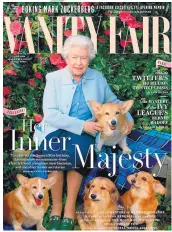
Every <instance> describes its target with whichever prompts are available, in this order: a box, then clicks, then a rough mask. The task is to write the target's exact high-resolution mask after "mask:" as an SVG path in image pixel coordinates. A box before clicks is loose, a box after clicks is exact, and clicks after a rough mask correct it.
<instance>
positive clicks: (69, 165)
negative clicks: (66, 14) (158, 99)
mask: <svg viewBox="0 0 172 232" xmlns="http://www.w3.org/2000/svg"><path fill="white" fill-rule="evenodd" d="M62 56H63V58H64V59H65V60H66V63H67V66H66V67H65V68H64V69H61V70H58V71H55V72H51V73H48V74H47V76H46V86H45V90H44V96H43V112H44V118H43V121H42V122H41V123H40V125H38V126H37V127H36V128H35V133H34V139H35V141H36V140H37V141H38V140H39V145H40V147H39V148H40V150H42V152H43V154H45V156H46V154H56V155H57V157H60V155H61V159H60V160H62V161H64V160H65V162H57V164H59V166H58V165H56V166H55V167H54V170H53V169H51V170H52V172H51V173H49V176H54V177H55V178H56V180H57V181H56V184H55V185H54V186H53V187H52V188H51V194H52V200H53V205H52V211H51V217H50V222H49V224H48V229H49V230H72V229H73V227H74V219H75V205H76V198H77V195H78V191H79V188H80V185H81V181H82V178H83V176H84V175H85V174H86V171H87V163H86V165H85V167H83V166H82V165H81V162H80V160H79V159H78V160H76V156H75V155H74V154H75V147H74V146H72V144H78V146H79V147H80V149H81V151H82V156H83V159H84V160H85V159H86V157H87V153H88V150H89V147H90V145H91V144H94V143H95V137H94V136H92V135H95V134H96V133H97V132H101V131H102V127H101V125H100V124H98V123H97V122H95V119H94V115H93V113H92V111H91V108H90V106H89V104H88V101H89V100H95V101H97V102H100V103H106V102H117V103H118V102H120V100H118V99H117V97H116V96H115V95H114V93H113V92H112V91H111V89H110V87H109V86H108V84H107V81H106V79H105V78H104V77H103V75H102V74H101V73H99V72H98V71H96V70H95V69H91V68H89V67H88V64H89V61H90V60H92V59H93V58H94V57H95V50H94V46H93V43H92V41H91V40H90V39H89V38H88V37H86V36H82V35H75V36H70V37H69V38H68V39H66V41H65V43H64V47H63V52H62ZM127 118H128V120H129V122H128V133H130V131H131V129H132V126H133V119H132V117H131V115H130V114H129V113H127ZM43 125H44V126H43ZM57 138H58V141H57ZM64 138H66V139H65V145H66V147H65V149H64V146H63V145H64ZM45 140H46V142H47V143H46V145H47V146H46V149H43V145H45V143H44V142H45ZM50 140H51V143H48V141H50ZM59 142H60V143H59ZM63 155H65V156H63ZM64 157H65V158H64ZM63 158H64V159H63ZM58 161H59V160H58ZM62 163H63V164H62ZM74 163H75V164H74ZM76 164H77V167H78V168H74V167H75V166H76ZM64 174H66V180H67V199H66V203H65V207H64V216H63V219H62V218H61V213H62V206H63V205H62V193H63V185H64Z"/></svg>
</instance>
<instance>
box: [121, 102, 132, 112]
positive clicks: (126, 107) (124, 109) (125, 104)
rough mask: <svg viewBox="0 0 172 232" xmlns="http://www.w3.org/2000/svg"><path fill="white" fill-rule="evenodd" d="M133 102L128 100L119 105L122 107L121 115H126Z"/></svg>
mask: <svg viewBox="0 0 172 232" xmlns="http://www.w3.org/2000/svg"><path fill="white" fill-rule="evenodd" d="M133 104H134V101H133V100H128V101H125V102H123V103H121V106H122V114H126V113H127V112H128V111H129V110H130V108H131V107H132V106H133Z"/></svg>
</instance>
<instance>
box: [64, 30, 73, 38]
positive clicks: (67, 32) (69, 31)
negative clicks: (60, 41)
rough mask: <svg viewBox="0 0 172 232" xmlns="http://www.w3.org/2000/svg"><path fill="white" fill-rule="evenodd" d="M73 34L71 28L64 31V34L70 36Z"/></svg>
mask: <svg viewBox="0 0 172 232" xmlns="http://www.w3.org/2000/svg"><path fill="white" fill-rule="evenodd" d="M71 35H72V31H71V30H66V31H64V36H66V37H69V36H71Z"/></svg>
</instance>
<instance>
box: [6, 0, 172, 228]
mask: <svg viewBox="0 0 172 232" xmlns="http://www.w3.org/2000/svg"><path fill="white" fill-rule="evenodd" d="M9 4H10V3H4V12H3V16H10V18H11V25H10V31H11V33H12V34H13V35H14V36H15V48H14V52H13V54H11V53H10V49H9V42H8V37H7V32H6V29H5V26H4V33H3V41H4V59H3V65H4V72H3V73H4V81H3V83H4V87H3V105H4V107H6V108H8V109H16V108H20V107H26V109H27V115H26V116H25V117H24V116H23V115H18V116H15V117H14V116H5V117H4V133H8V132H9V130H11V129H12V128H15V129H18V130H20V132H21V133H22V134H23V139H24V147H25V146H27V145H28V137H29V136H30V132H29V126H27V127H26V131H25V133H24V132H23V131H22V129H23V128H22V123H21V119H23V118H25V119H26V120H27V119H31V118H32V119H33V121H34V122H35V123H39V122H40V121H41V120H42V117H43V112H42V97H43V91H44V87H45V76H46V74H47V73H49V72H52V71H55V70H58V69H62V68H64V67H65V66H66V62H65V60H63V58H62V56H61V55H60V54H56V53H54V54H50V51H49V48H48V45H47V42H46V40H45V38H44V35H43V33H40V39H39V45H40V51H39V54H34V55H32V54H30V55H27V53H28V48H27V43H26V42H25V41H24V38H23V39H22V33H23V23H24V20H25V17H26V14H23V13H22V8H21V6H22V5H27V4H28V5H30V6H34V5H35V3H34V2H33V3H11V4H10V7H9ZM14 4H15V5H14ZM97 4H100V5H101V4H104V3H100V2H99V3H90V2H82V3H72V2H70V3H63V2H62V3H61V2H57V1H56V2H53V3H52V2H49V3H39V5H41V6H42V7H43V6H47V5H55V6H59V7H61V6H62V5H71V6H73V5H79V6H81V5H82V6H83V7H87V6H92V5H94V6H96V5H97ZM110 4H112V5H113V4H114V3H108V5H110ZM123 4H124V3H117V2H116V3H115V5H116V6H119V7H120V6H121V5H123ZM125 4H126V5H128V6H130V5H131V6H132V4H133V3H125ZM140 4H142V5H145V6H146V7H147V6H149V4H150V5H152V4H154V3H139V2H138V3H137V5H140ZM155 4H156V3H155ZM161 4H163V5H164V6H165V9H164V10H162V9H156V8H155V9H154V10H152V15H154V16H157V15H161V16H164V17H167V18H169V19H170V9H169V5H168V3H161ZM14 8H15V11H14V10H12V9H14ZM40 15H41V16H45V21H46V24H47V26H48V29H49V31H50V32H51V36H52V37H53V45H54V46H57V44H56V33H55V31H54V30H52V28H53V27H52V25H51V24H52V22H51V20H50V17H49V16H52V13H51V12H49V13H47V14H45V13H43V12H41V13H33V14H29V16H28V17H29V23H30V26H31V30H32V36H33V41H34V44H36V43H37V41H38V35H37V31H38V23H37V16H40ZM58 15H60V13H59V14H58ZM73 15H74V14H73ZM100 15H101V19H102V21H101V23H100V25H99V19H100V18H99V17H98V16H100ZM146 15H147V16H151V15H150V14H149V13H144V15H143V16H146ZM55 16H57V14H56V15H55ZM62 16H63V18H62V21H63V26H64V28H63V29H64V39H66V38H67V37H69V36H70V35H71V34H72V30H71V20H70V19H69V20H68V23H67V26H66V27H65V22H66V16H68V15H67V14H66V15H64V14H63V15H62ZM70 16H72V14H70ZM74 16H81V15H79V14H76V15H74ZM82 16H93V22H94V25H95V29H96V30H97V28H99V31H98V53H97V55H96V57H95V58H94V59H93V60H92V61H91V62H90V67H92V68H94V69H96V70H98V71H99V72H101V73H102V74H103V75H104V76H105V77H106V79H107V81H108V83H109V85H110V87H111V89H112V90H113V92H114V93H115V94H116V95H117V96H118V97H119V99H121V100H123V101H125V100H128V99H133V100H134V101H135V103H134V106H133V107H132V110H131V113H132V116H133V118H134V120H135V127H136V128H143V129H151V128H155V126H154V125H152V124H151V123H150V118H149V116H144V117H140V116H137V110H138V109H145V110H146V109H150V108H151V107H154V103H150V102H147V103H142V102H141V101H140V99H146V100H155V99H158V98H159V97H160V96H161V94H159V95H157V94H155V90H146V89H145V90H143V89H141V90H133V86H136V87H138V86H142V82H143V81H142V80H140V81H135V80H134V79H133V78H132V76H143V75H145V76H147V75H150V76H151V75H152V76H154V75H156V71H157V69H156V67H155V62H156V60H157V59H162V60H166V61H170V56H169V55H167V54H164V53H163V52H162V50H161V51H160V54H153V55H152V54H132V53H133V48H132V43H131V42H132V41H131V37H130V35H128V33H127V29H128V27H131V28H135V29H136V34H137V38H138V41H137V42H138V45H139V47H140V49H142V47H143V41H142V39H143V30H142V27H143V24H142V15H141V14H137V15H136V14H135V13H132V12H130V11H127V10H125V11H119V12H118V13H117V11H116V10H113V9H112V10H101V9H100V8H96V12H95V13H90V14H82ZM111 16H116V17H117V18H118V19H117V28H121V30H122V37H121V39H119V37H118V40H117V45H116V47H117V53H116V54H109V53H110V47H109V41H110V23H109V17H111ZM150 18H151V17H150ZM54 24H55V22H54ZM124 25H125V26H124ZM54 26H55V27H57V25H54ZM150 28H152V21H150ZM77 29H78V34H82V35H86V36H90V33H89V28H88V26H87V24H86V22H84V23H83V22H82V21H81V19H79V18H78V22H77ZM163 30H164V28H163V26H161V28H160V31H161V32H162V31H163ZM118 32H119V31H118ZM160 39H161V40H162V37H161V38H160ZM21 40H22V42H21ZM149 40H150V44H151V41H152V33H151V34H150V38H149ZM160 47H161V49H162V47H163V41H161V43H160ZM150 50H151V49H150ZM19 55H20V56H24V57H25V58H26V60H25V59H22V58H20V57H18V56H19ZM160 71H166V72H167V77H168V84H169V86H170V73H168V70H167V69H166V68H164V67H161V68H160ZM161 97H162V98H161V99H163V96H161ZM166 99H167V98H166ZM169 99H170V92H169ZM168 104H169V109H170V100H169V101H168ZM169 115H170V111H169ZM169 124H170V118H169ZM169 124H168V125H167V126H168V127H169V128H170V126H169ZM164 131H168V129H164ZM169 131H170V129H169ZM16 137H17V136H16ZM7 143H8V141H7ZM16 147H18V141H16ZM3 158H4V192H5V193H6V192H9V191H11V190H13V189H15V188H16V187H17V186H18V183H17V182H16V174H18V170H17V169H15V167H14V166H10V165H9V163H10V162H11V156H9V154H7V153H4V156H3ZM161 205H162V204H161ZM163 207H166V206H163ZM167 207H170V203H169V205H168V206H167ZM163 210H164V211H165V208H163ZM166 211H167V210H166ZM49 215H50V208H49V210H48V212H47V214H46V216H45V217H44V224H45V225H47V223H48V221H49ZM169 215H170V213H169ZM169 215H165V217H164V218H165V222H164V223H163V225H162V226H164V225H165V226H164V228H165V229H166V230H167V226H168V225H169V224H170V220H168V218H170V216H169Z"/></svg>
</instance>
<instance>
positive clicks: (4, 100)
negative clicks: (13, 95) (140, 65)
mask: <svg viewBox="0 0 172 232" xmlns="http://www.w3.org/2000/svg"><path fill="white" fill-rule="evenodd" d="M6 102H7V99H6V98H5V97H3V105H5V104H6Z"/></svg>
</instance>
